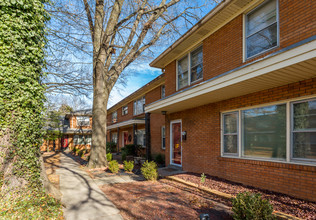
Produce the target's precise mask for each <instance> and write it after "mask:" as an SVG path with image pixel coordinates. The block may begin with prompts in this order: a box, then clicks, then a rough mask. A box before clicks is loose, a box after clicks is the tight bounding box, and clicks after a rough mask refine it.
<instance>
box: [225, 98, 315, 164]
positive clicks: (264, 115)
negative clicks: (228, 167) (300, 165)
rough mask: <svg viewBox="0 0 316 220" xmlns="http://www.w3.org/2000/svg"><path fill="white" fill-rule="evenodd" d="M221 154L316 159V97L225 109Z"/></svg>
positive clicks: (291, 159) (278, 158) (244, 156)
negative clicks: (236, 109)
mask: <svg viewBox="0 0 316 220" xmlns="http://www.w3.org/2000/svg"><path fill="white" fill-rule="evenodd" d="M287 109H291V111H290V110H288V111H287ZM287 119H288V120H287ZM239 128H240V129H239ZM287 134H289V135H287ZM287 140H288V141H287ZM239 152H240V153H239ZM222 155H223V156H234V157H239V158H254V159H261V160H277V161H288V162H290V161H306V162H316V98H315V99H311V100H301V101H295V102H285V103H281V104H277V105H270V106H264V107H258V108H249V109H243V110H238V111H234V112H228V113H222Z"/></svg>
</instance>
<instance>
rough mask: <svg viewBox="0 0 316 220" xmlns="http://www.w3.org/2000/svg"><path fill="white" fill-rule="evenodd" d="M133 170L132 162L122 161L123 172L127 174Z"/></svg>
mask: <svg viewBox="0 0 316 220" xmlns="http://www.w3.org/2000/svg"><path fill="white" fill-rule="evenodd" d="M133 169H134V161H126V160H125V161H124V170H125V171H127V172H132V171H133Z"/></svg>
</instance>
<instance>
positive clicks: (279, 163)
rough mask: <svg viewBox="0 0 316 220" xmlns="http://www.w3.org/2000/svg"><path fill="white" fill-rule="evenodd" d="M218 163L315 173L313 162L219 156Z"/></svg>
mask: <svg viewBox="0 0 316 220" xmlns="http://www.w3.org/2000/svg"><path fill="white" fill-rule="evenodd" d="M218 160H220V161H227V160H228V161H232V162H239V163H249V164H256V165H263V166H269V167H281V168H287V169H295V170H304V171H312V172H316V163H313V162H302V161H297V160H293V159H292V161H290V162H287V161H284V160H269V159H257V158H247V157H236V156H227V155H226V156H224V155H223V156H220V157H219V158H218Z"/></svg>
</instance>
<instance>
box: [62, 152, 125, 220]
mask: <svg viewBox="0 0 316 220" xmlns="http://www.w3.org/2000/svg"><path fill="white" fill-rule="evenodd" d="M60 163H61V164H60V168H59V169H58V170H57V174H59V175H60V191H61V193H62V200H61V201H62V203H63V204H64V205H65V206H66V207H65V208H64V216H65V218H66V220H81V219H82V220H83V219H84V220H101V219H102V220H108V219H111V220H112V219H113V220H116V219H118V220H121V219H123V218H122V216H121V215H120V213H119V212H120V211H119V210H118V209H117V208H116V207H115V205H114V204H113V203H112V202H111V201H110V200H108V199H107V198H106V196H105V195H104V193H103V192H102V191H101V190H100V189H99V187H98V186H97V185H96V183H95V182H94V181H93V180H92V179H91V178H90V177H89V175H88V174H87V173H86V172H85V171H83V170H81V169H80V168H79V164H78V163H77V162H75V161H74V160H73V159H72V158H71V157H69V156H68V155H67V154H65V153H63V154H61V157H60Z"/></svg>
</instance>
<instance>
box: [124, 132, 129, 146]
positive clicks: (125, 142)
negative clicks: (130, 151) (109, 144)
mask: <svg viewBox="0 0 316 220" xmlns="http://www.w3.org/2000/svg"><path fill="white" fill-rule="evenodd" d="M123 134H124V136H123V138H124V142H123V147H124V146H125V145H127V143H128V131H124V132H123Z"/></svg>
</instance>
